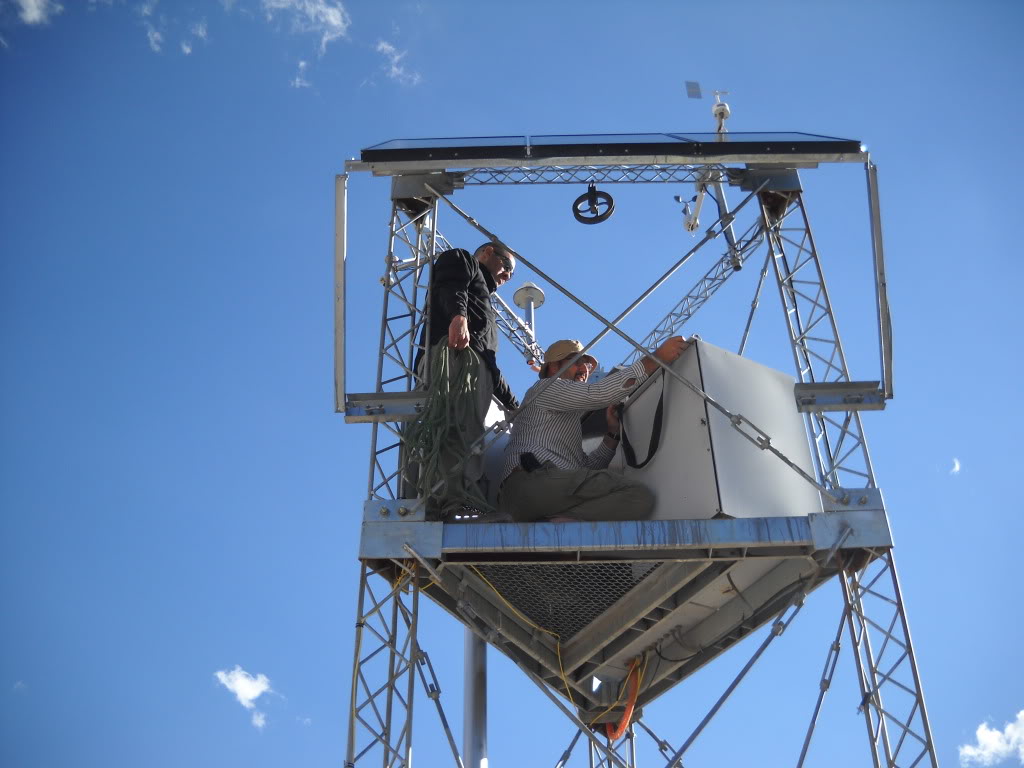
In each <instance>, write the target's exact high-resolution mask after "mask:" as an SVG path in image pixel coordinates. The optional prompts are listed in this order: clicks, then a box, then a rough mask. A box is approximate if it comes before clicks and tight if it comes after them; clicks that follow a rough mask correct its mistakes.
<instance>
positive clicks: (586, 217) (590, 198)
mask: <svg viewBox="0 0 1024 768" xmlns="http://www.w3.org/2000/svg"><path fill="white" fill-rule="evenodd" d="M614 212H615V201H614V200H613V199H612V196H611V195H609V194H608V193H607V192H601V191H600V190H597V189H595V188H594V186H593V185H590V187H589V188H588V189H587V191H586V192H584V193H583V194H582V195H580V196H579V197H577V198H576V201H575V202H574V203H573V204H572V215H573V216H575V217H576V221H578V222H579V223H580V224H600V223H601V222H602V221H604V220H605V219H607V218H608V217H609V216H611V215H612V214H613V213H614Z"/></svg>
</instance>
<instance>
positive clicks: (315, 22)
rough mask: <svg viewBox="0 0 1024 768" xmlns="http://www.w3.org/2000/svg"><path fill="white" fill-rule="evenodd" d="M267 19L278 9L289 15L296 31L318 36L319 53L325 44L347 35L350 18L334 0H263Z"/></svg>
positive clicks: (323, 50)
mask: <svg viewBox="0 0 1024 768" xmlns="http://www.w3.org/2000/svg"><path fill="white" fill-rule="evenodd" d="M263 10H264V11H265V12H266V14H267V19H268V20H269V19H272V18H273V17H274V14H275V13H276V12H278V11H281V12H284V13H285V14H288V15H290V16H291V19H292V27H293V29H295V30H296V31H298V32H312V33H314V34H317V35H319V36H320V54H321V55H323V53H324V52H325V51H326V50H327V45H328V44H329V43H331V42H333V41H335V40H337V39H338V38H340V37H347V36H348V28H349V26H351V24H352V18H351V17H350V16H349V15H348V11H346V10H345V6H343V5H342V4H341V3H340V2H336V0H263Z"/></svg>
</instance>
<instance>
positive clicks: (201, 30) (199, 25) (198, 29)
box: [192, 19, 207, 40]
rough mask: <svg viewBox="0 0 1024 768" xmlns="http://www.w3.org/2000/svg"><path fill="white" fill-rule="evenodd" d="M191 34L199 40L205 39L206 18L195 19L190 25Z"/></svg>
mask: <svg viewBox="0 0 1024 768" xmlns="http://www.w3.org/2000/svg"><path fill="white" fill-rule="evenodd" d="M192 34H193V35H195V36H196V37H198V38H199V39H200V40H205V39H206V34H207V32H206V19H203V20H202V21H197V22H196V23H195V24H193V25H192Z"/></svg>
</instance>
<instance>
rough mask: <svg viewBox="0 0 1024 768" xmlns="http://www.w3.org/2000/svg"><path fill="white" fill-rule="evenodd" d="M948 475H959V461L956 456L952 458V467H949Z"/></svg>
mask: <svg viewBox="0 0 1024 768" xmlns="http://www.w3.org/2000/svg"><path fill="white" fill-rule="evenodd" d="M949 474H951V475H959V474H960V459H958V458H957V457H956V456H954V457H953V466H952V467H950V470H949Z"/></svg>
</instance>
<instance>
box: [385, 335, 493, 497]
mask: <svg viewBox="0 0 1024 768" xmlns="http://www.w3.org/2000/svg"><path fill="white" fill-rule="evenodd" d="M482 365H484V362H483V360H482V359H481V357H480V355H479V354H477V352H476V351H475V350H473V349H472V348H470V347H467V348H466V349H464V350H461V351H458V352H455V351H453V350H451V349H449V348H448V340H447V339H442V340H441V341H439V342H438V343H437V344H436V345H434V348H433V349H432V350H431V351H430V379H431V380H430V384H429V387H428V390H427V393H428V399H427V405H426V408H425V409H424V411H423V413H422V415H421V417H420V418H419V419H418V420H417V421H415V422H412V423H411V424H410V425H409V427H408V429H407V432H406V437H405V442H406V445H407V446H408V447H409V450H410V451H411V457H410V463H411V464H415V465H418V474H417V477H416V481H415V482H416V486H417V495H418V496H419V497H420V498H423V499H426V500H427V501H428V502H431V501H432V502H433V503H434V504H435V505H436V506H437V507H439V508H440V511H441V513H442V517H448V516H450V515H452V514H454V513H455V511H456V510H458V509H460V508H461V507H464V506H469V507H475V508H477V509H480V510H483V511H493V508H492V507H491V505H490V504H488V502H487V500H486V499H485V498H484V497H483V494H481V492H480V487H479V486H478V485H477V483H476V481H475V480H470V479H467V478H466V474H465V472H464V466H465V458H466V456H467V454H469V453H470V452H471V450H472V446H473V443H474V442H475V440H476V434H475V433H474V434H473V435H472V437H471V438H467V435H466V431H465V429H466V427H467V426H471V425H476V424H483V423H484V418H485V416H486V414H484V413H481V412H480V405H479V397H478V392H477V390H478V388H479V385H480V367H481V366H482ZM459 459H461V461H459ZM438 485H440V489H441V490H440V491H439V492H437V493H432V491H433V489H434V488H435V486H438Z"/></svg>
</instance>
